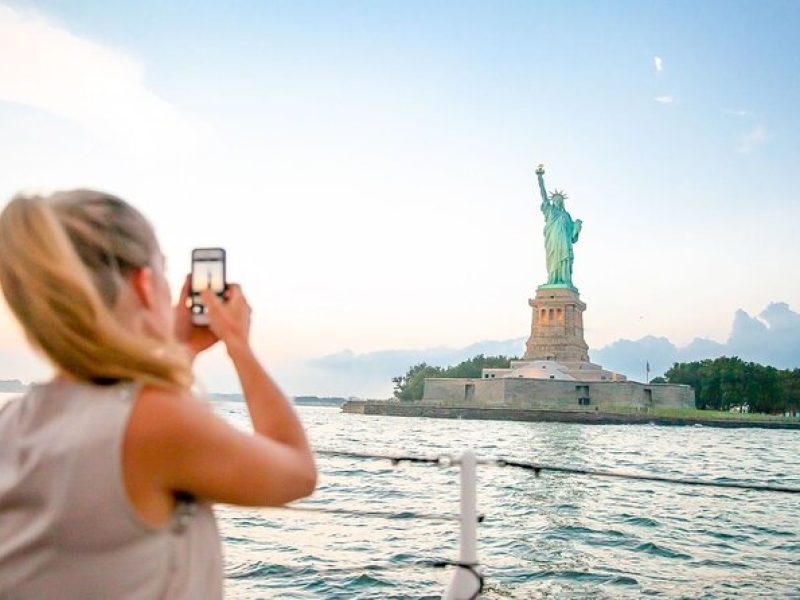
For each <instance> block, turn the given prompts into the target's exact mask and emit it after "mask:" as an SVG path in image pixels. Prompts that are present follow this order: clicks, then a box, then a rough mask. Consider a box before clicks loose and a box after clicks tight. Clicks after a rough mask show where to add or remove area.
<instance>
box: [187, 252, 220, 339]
mask: <svg viewBox="0 0 800 600" xmlns="http://www.w3.org/2000/svg"><path fill="white" fill-rule="evenodd" d="M225 283H226V282H225V250H224V249H222V248H197V249H195V250H192V286H191V288H192V289H191V295H190V298H191V301H192V308H191V310H192V318H193V320H194V322H195V323H196V324H198V325H203V324H206V323H207V317H206V307H205V305H204V304H203V301H202V299H201V298H200V292H202V291H203V290H212V291H213V292H214V293H215V294H217V295H218V296H220V297H221V296H222V295H223V293H224V292H225Z"/></svg>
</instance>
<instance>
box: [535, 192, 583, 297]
mask: <svg viewBox="0 0 800 600" xmlns="http://www.w3.org/2000/svg"><path fill="white" fill-rule="evenodd" d="M542 212H543V213H544V218H545V225H544V247H545V253H546V256H547V283H548V284H556V283H563V284H567V285H572V261H573V258H574V254H573V252H572V244H573V243H574V242H576V241H578V234H579V233H580V229H579V228H576V227H575V222H574V221H573V220H572V217H571V216H570V215H569V213H568V212H567V211H566V210H565V209H564V208H558V207H556V206H555V205H554V204H553V203H552V202H546V203H544V202H543V203H542Z"/></svg>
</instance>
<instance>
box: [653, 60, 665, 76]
mask: <svg viewBox="0 0 800 600" xmlns="http://www.w3.org/2000/svg"><path fill="white" fill-rule="evenodd" d="M653 68H655V70H656V73H661V71H663V70H664V61H663V60H661V57H660V56H654V57H653Z"/></svg>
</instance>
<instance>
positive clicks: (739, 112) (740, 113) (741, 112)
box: [725, 108, 750, 117]
mask: <svg viewBox="0 0 800 600" xmlns="http://www.w3.org/2000/svg"><path fill="white" fill-rule="evenodd" d="M725 112H726V113H728V114H729V115H734V116H737V117H746V116H748V115H749V114H750V112H749V111H747V110H745V109H743V108H729V109H728V110H726V111H725Z"/></svg>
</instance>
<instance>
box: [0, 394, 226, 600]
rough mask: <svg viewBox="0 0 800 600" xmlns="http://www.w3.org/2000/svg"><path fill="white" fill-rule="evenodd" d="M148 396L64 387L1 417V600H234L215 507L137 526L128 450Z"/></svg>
mask: <svg viewBox="0 0 800 600" xmlns="http://www.w3.org/2000/svg"><path fill="white" fill-rule="evenodd" d="M136 391H137V387H136V386H134V385H131V384H120V385H114V386H98V385H91V384H78V383H67V382H57V383H49V384H45V385H37V386H34V387H33V388H32V389H31V390H30V391H29V392H28V393H27V394H26V395H25V396H23V397H22V398H19V399H17V400H12V401H11V402H10V403H8V404H6V405H5V406H3V407H2V408H0V599H3V600H27V599H37V600H38V599H42V598H45V599H47V598H59V599H64V600H72V599H75V600H78V599H80V600H94V599H98V600H99V599H107V598H108V599H110V598H113V599H120V600H127V599H137V600H138V599H141V600H145V599H146V600H151V599H156V598H167V599H192V600H194V599H206V598H209V599H210V598H221V597H222V559H221V544H220V538H219V533H218V531H217V526H216V521H215V519H214V513H213V511H212V509H211V506H209V505H207V504H203V503H189V502H181V503H179V504H178V507H177V508H176V510H175V513H174V514H173V517H172V519H171V522H170V524H169V525H166V526H164V527H153V526H150V525H147V524H145V523H144V522H143V521H142V520H141V519H139V517H138V516H137V514H136V512H135V509H134V507H133V506H132V505H131V503H130V501H129V500H128V497H127V494H126V492H125V486H124V481H123V473H122V443H123V439H124V435H125V430H126V427H127V423H128V418H129V415H130V412H131V408H132V406H133V403H134V401H135V397H136Z"/></svg>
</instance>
